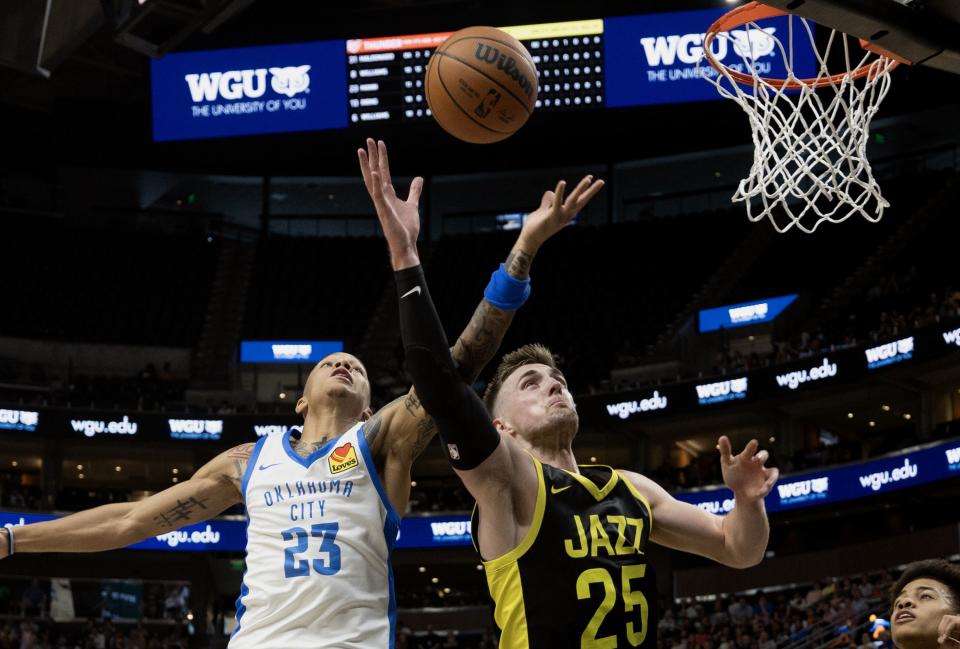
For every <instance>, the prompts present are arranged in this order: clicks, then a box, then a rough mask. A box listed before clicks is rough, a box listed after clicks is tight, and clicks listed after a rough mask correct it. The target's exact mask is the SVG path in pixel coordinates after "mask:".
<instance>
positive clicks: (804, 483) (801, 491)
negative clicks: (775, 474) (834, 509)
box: [777, 476, 830, 505]
mask: <svg viewBox="0 0 960 649" xmlns="http://www.w3.org/2000/svg"><path fill="white" fill-rule="evenodd" d="M829 490H830V478H829V476H826V477H823V478H813V479H812V480H798V481H797V482H788V483H786V484H779V485H777V494H778V495H779V496H780V504H782V505H789V504H791V503H801V502H805V501H808V500H821V499H824V498H826V497H827V492H828V491H829Z"/></svg>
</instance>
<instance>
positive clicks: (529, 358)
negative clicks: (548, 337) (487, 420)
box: [483, 343, 557, 414]
mask: <svg viewBox="0 0 960 649" xmlns="http://www.w3.org/2000/svg"><path fill="white" fill-rule="evenodd" d="M535 363H542V364H543V365H546V366H548V367H552V368H553V369H557V361H556V359H555V358H554V357H553V352H551V351H550V350H549V349H547V348H546V347H545V346H543V345H541V344H540V343H530V344H529V345H524V346H523V347H520V348H519V349H515V350H514V351H512V352H510V353H509V354H507V355H506V356H504V357H503V358H502V359H501V360H500V365H498V366H497V371H496V373H495V374H494V375H493V378H492V379H490V383H488V384H487V389H486V391H484V393H483V403H484V404H485V405H486V406H487V410H488V411H489V412H490V413H491V414H493V405H494V404H495V403H496V401H497V395H498V394H500V388H502V387H503V382H504V381H506V380H507V377H508V376H510V375H511V374H513V373H514V371H516V370H517V368H520V367H523V366H524V365H533V364H535Z"/></svg>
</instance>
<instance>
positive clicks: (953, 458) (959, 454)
mask: <svg viewBox="0 0 960 649" xmlns="http://www.w3.org/2000/svg"><path fill="white" fill-rule="evenodd" d="M945 452H946V454H947V468H948V469H950V470H951V471H960V446H958V447H957V448H948V449H947V450H946V451H945Z"/></svg>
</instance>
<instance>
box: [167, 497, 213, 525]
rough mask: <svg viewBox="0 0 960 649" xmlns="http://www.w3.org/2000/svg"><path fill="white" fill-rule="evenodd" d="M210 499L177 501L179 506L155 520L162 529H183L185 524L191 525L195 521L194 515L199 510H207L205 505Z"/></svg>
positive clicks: (191, 498)
mask: <svg viewBox="0 0 960 649" xmlns="http://www.w3.org/2000/svg"><path fill="white" fill-rule="evenodd" d="M207 500H209V499H205V500H197V499H196V498H193V497H190V498H188V499H186V500H180V499H179V498H178V499H177V504H176V505H175V506H174V507H172V508H170V509H169V510H167V511H165V512H160V513H159V514H157V515H156V516H154V517H153V520H154V521H156V522H157V523H159V524H160V526H161V527H166V528H171V529H173V528H177V527H181V526H182V525H184V524H185V523H189V522H190V521H191V520H192V519H193V514H194V513H196V512H197V511H198V510H201V509H207V506H206V505H204V503H205V502H207Z"/></svg>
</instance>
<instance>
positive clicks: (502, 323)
mask: <svg viewBox="0 0 960 649" xmlns="http://www.w3.org/2000/svg"><path fill="white" fill-rule="evenodd" d="M603 184H604V183H603V181H602V180H594V178H593V176H584V177H583V179H582V180H581V181H580V182H579V183H578V184H577V186H576V187H575V188H574V190H573V191H572V192H571V193H570V196H568V197H566V198H565V196H564V195H565V193H566V189H567V183H566V181H564V180H561V181H559V182H558V183H557V186H556V188H555V189H554V190H553V191H546V192H544V193H543V197H542V198H541V199H540V205H539V207H537V209H536V210H534V211H532V212H530V213H529V214H528V215H527V216H526V218H525V219H524V222H523V227H522V228H521V230H520V236H519V237H518V238H517V242H516V243H515V244H514V246H513V248H512V249H511V250H510V255H509V256H508V257H507V260H506V262H504V264H503V267H504V270H505V271H506V273H507V274H508V275H509V276H510V277H512V278H513V279H516V280H519V281H526V280H528V279H529V278H530V266H531V265H532V264H533V259H534V257H536V256H537V253H538V252H539V251H540V247H541V246H542V245H543V244H544V243H545V242H546V241H547V240H548V239H550V237H552V236H553V235H554V234H556V233H557V232H559V231H560V230H562V229H563V228H564V227H566V226H567V225H569V224H570V222H571V221H572V220H573V218H574V217H575V216H576V215H577V214H578V213H579V212H580V211H581V210H582V209H583V208H584V207H586V205H587V203H589V202H590V200H591V199H592V198H593V197H594V196H596V195H597V192H599V191H600V190H601V189H603ZM514 313H516V310H507V309H502V308H498V307H497V306H495V305H494V304H492V303H491V302H490V301H489V300H487V299H486V298H484V299H483V300H481V302H480V304H479V305H478V306H477V310H476V311H474V313H473V317H472V318H471V319H470V323H469V324H468V325H467V328H466V329H464V331H463V333H462V334H460V337H459V338H458V339H457V342H456V343H454V345H453V352H452V353H453V362H454V364H456V366H457V371H458V372H459V374H460V376H461V377H462V378H463V380H464V381H466V382H467V383H473V382H474V381H476V380H477V377H478V376H480V372H481V371H482V370H483V368H484V367H485V366H486V364H487V363H489V362H490V361H491V360H492V359H493V356H494V354H496V352H497V349H499V347H500V343H501V342H502V341H503V336H504V334H506V332H507V328H508V327H509V326H510V322H511V321H512V320H513V314H514Z"/></svg>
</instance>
